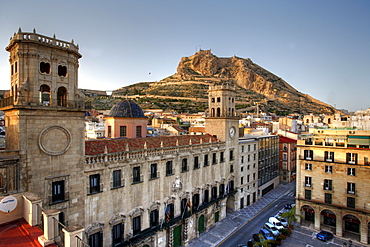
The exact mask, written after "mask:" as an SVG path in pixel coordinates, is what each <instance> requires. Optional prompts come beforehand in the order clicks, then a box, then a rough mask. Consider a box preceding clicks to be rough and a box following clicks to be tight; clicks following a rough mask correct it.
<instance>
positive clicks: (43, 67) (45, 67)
mask: <svg viewBox="0 0 370 247" xmlns="http://www.w3.org/2000/svg"><path fill="white" fill-rule="evenodd" d="M40 72H41V73H43V74H50V63H44V62H41V63H40Z"/></svg>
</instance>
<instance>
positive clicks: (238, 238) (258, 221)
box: [218, 188, 295, 247]
mask: <svg viewBox="0 0 370 247" xmlns="http://www.w3.org/2000/svg"><path fill="white" fill-rule="evenodd" d="M294 192H295V188H293V189H291V190H289V191H287V192H286V193H284V194H283V195H282V196H280V197H279V198H278V199H277V200H276V201H275V202H273V203H271V204H270V205H269V206H268V207H266V208H265V209H263V210H262V211H260V212H259V213H258V214H257V215H256V216H254V217H253V218H252V219H251V220H250V221H248V222H247V223H246V224H244V225H243V226H241V227H240V228H239V229H237V230H236V231H235V232H233V233H232V234H231V235H229V236H228V237H227V238H226V239H225V240H224V241H222V242H221V243H220V244H219V245H218V246H220V247H231V246H238V244H246V242H247V241H248V240H249V239H251V238H252V235H253V234H255V233H258V231H259V230H260V229H261V228H262V227H263V225H264V224H265V223H266V222H267V221H268V218H269V217H271V216H274V215H276V214H277V213H278V212H279V211H280V210H281V209H282V208H283V207H284V205H285V204H287V203H295V198H294V196H293V195H294V194H295V193H294Z"/></svg>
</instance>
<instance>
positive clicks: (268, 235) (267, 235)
mask: <svg viewBox="0 0 370 247" xmlns="http://www.w3.org/2000/svg"><path fill="white" fill-rule="evenodd" d="M259 233H260V234H262V236H263V237H264V238H265V239H267V240H275V238H274V236H273V235H272V233H271V232H269V231H268V230H266V229H261V230H260V231H259Z"/></svg>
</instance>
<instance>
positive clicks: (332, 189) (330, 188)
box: [323, 186, 334, 192]
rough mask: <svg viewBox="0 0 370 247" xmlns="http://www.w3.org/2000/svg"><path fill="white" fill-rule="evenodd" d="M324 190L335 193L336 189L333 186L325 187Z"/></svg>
mask: <svg viewBox="0 0 370 247" xmlns="http://www.w3.org/2000/svg"><path fill="white" fill-rule="evenodd" d="M323 190H325V191H332V192H333V191H334V188H333V186H324V187H323Z"/></svg>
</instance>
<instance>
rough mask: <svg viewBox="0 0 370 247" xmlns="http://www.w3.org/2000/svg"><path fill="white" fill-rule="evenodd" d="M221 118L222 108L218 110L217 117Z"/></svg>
mask: <svg viewBox="0 0 370 247" xmlns="http://www.w3.org/2000/svg"><path fill="white" fill-rule="evenodd" d="M220 116H221V109H220V107H218V108H217V116H216V117H220Z"/></svg>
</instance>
